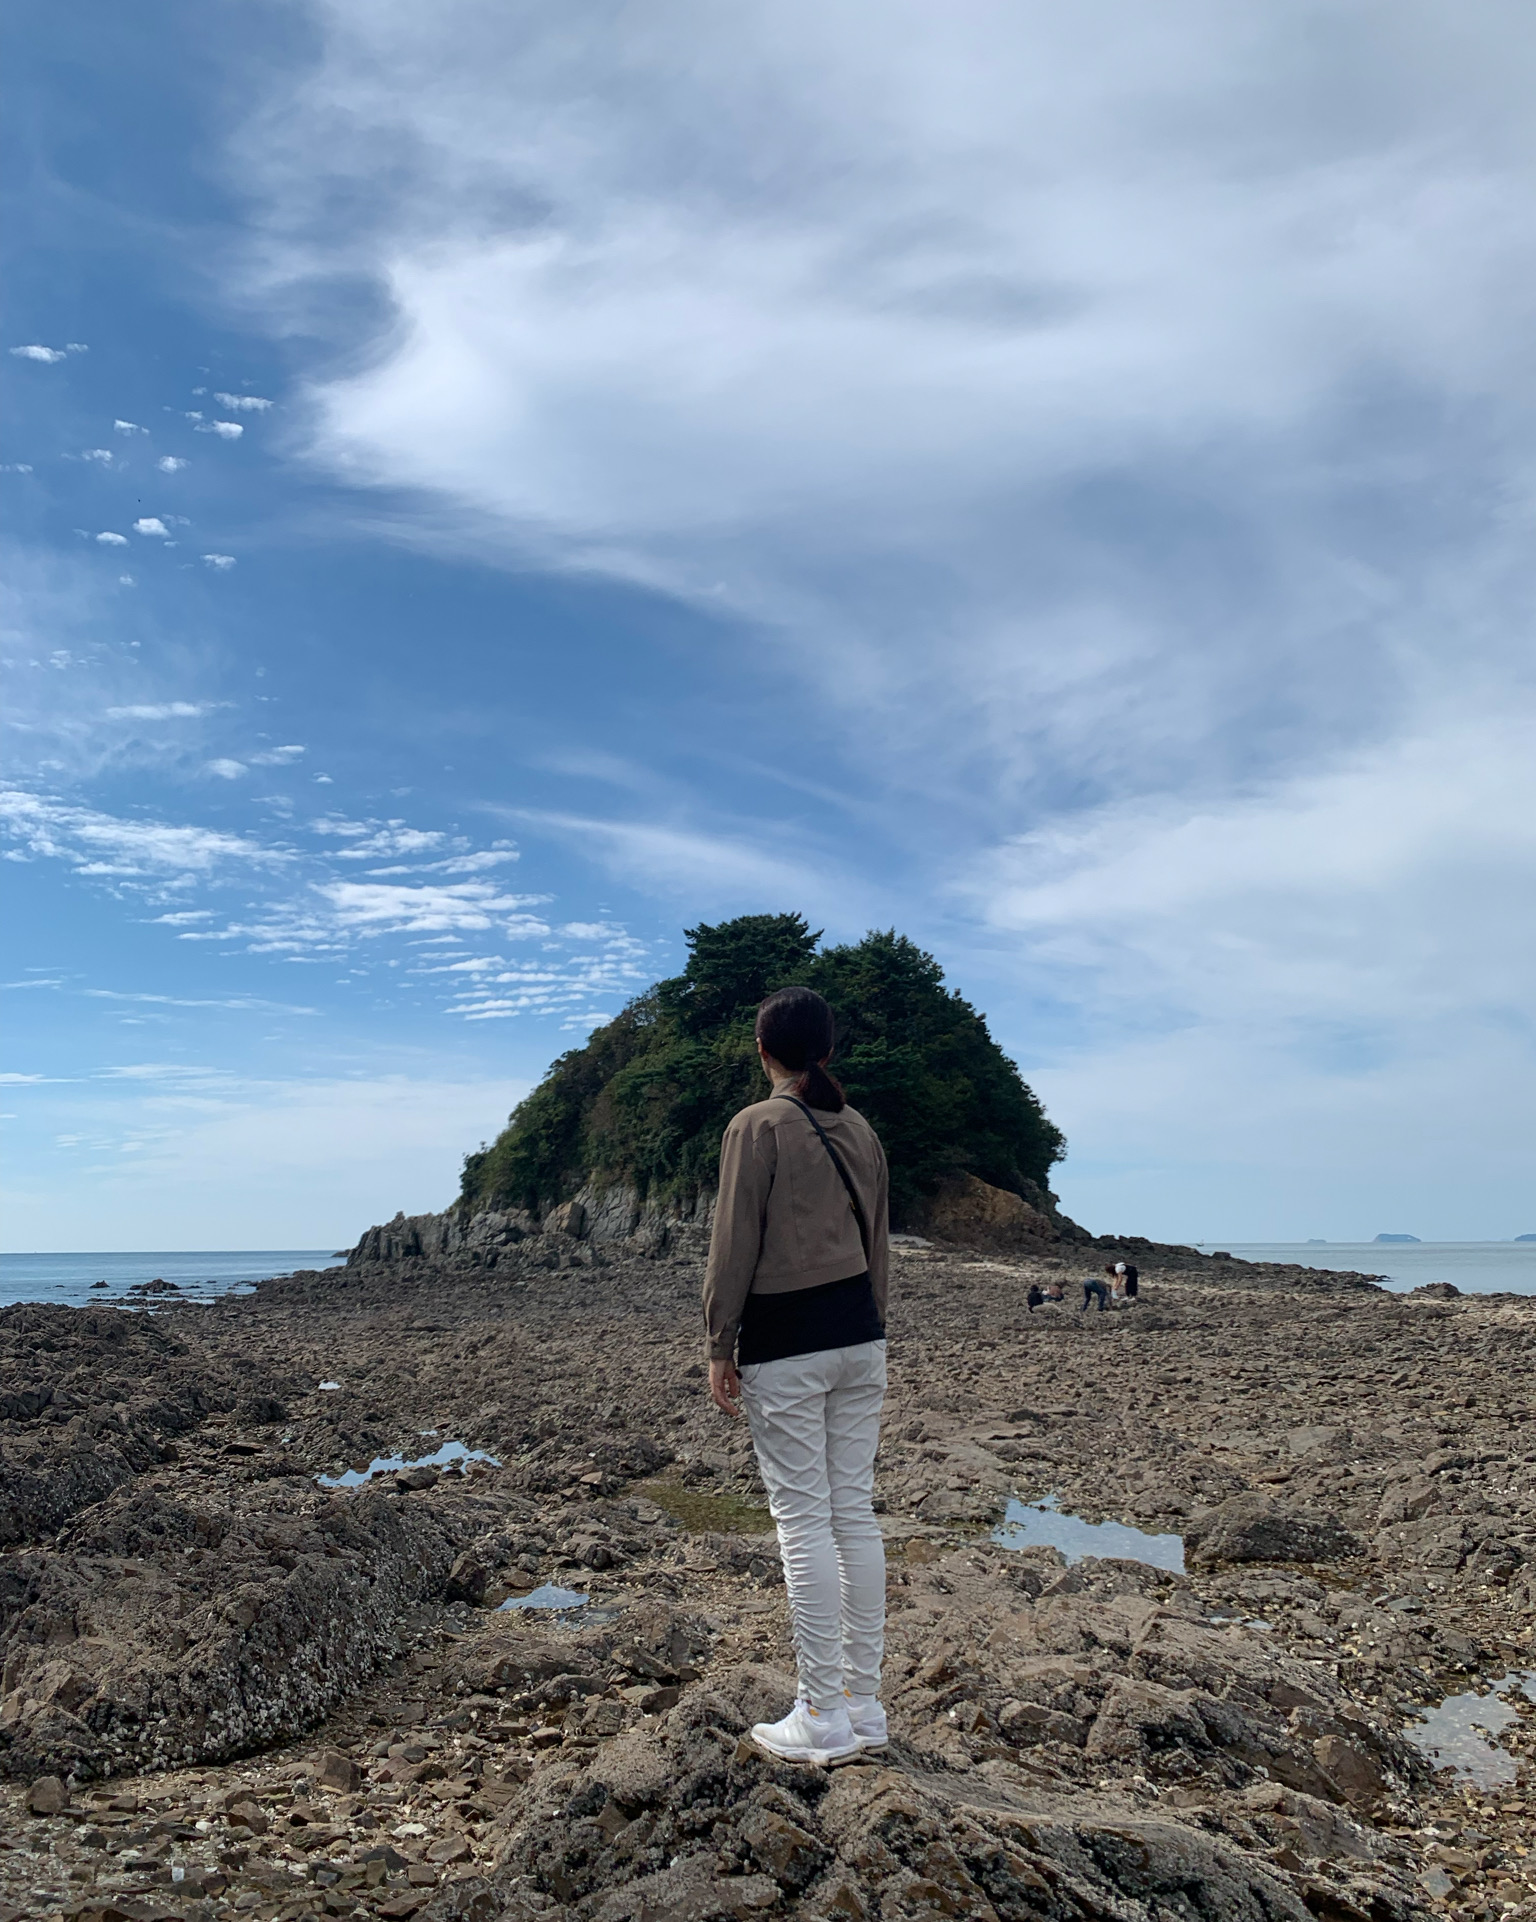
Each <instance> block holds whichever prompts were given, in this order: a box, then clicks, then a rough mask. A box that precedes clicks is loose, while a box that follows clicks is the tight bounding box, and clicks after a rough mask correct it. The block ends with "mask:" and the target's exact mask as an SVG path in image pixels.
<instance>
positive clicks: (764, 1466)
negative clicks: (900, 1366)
mask: <svg viewBox="0 0 1536 1922" xmlns="http://www.w3.org/2000/svg"><path fill="white" fill-rule="evenodd" d="M741 1398H742V1402H743V1404H744V1405H745V1407H746V1411H747V1421H748V1423H749V1425H750V1427H751V1430H752V1443H753V1446H754V1447H755V1448H756V1450H757V1465H758V1467H759V1468H760V1469H761V1471H762V1476H763V1485H764V1486H765V1487H766V1488H767V1490H768V1506H769V1508H770V1509H771V1510H772V1513H773V1519H774V1521H775V1522H776V1523H777V1525H778V1531H779V1554H780V1556H781V1557H782V1559H783V1562H784V1583H785V1587H786V1588H787V1589H788V1590H789V1620H790V1628H791V1631H792V1633H793V1635H794V1640H795V1658H796V1661H797V1662H798V1664H799V1669H800V1692H801V1694H802V1695H804V1696H805V1698H806V1699H807V1700H808V1701H809V1702H810V1704H811V1706H812V1707H813V1708H818V1709H829V1708H833V1707H836V1706H838V1705H840V1704H841V1702H842V1699H843V1690H844V1688H847V1689H848V1691H849V1692H850V1693H851V1694H854V1695H877V1694H878V1693H879V1692H880V1660H881V1656H882V1654H883V1652H884V1643H885V1543H884V1542H883V1540H882V1539H881V1535H880V1526H879V1523H878V1522H876V1520H875V1512H874V1508H873V1506H872V1505H871V1499H870V1498H871V1495H872V1493H873V1490H874V1481H875V1447H876V1444H877V1443H878V1441H879V1439H880V1409H881V1405H882V1403H883V1402H884V1400H885V1343H884V1342H883V1341H864V1342H859V1343H858V1344H857V1345H856V1346H854V1347H852V1348H827V1349H823V1350H822V1351H821V1352H820V1353H819V1354H814V1355H790V1356H787V1357H786V1358H785V1359H784V1360H783V1361H760V1362H753V1363H751V1364H750V1365H749V1366H748V1367H746V1368H743V1369H742V1371H741Z"/></svg>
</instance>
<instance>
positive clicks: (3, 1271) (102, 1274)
mask: <svg viewBox="0 0 1536 1922" xmlns="http://www.w3.org/2000/svg"><path fill="white" fill-rule="evenodd" d="M1199 1246H1200V1247H1201V1249H1202V1250H1203V1251H1204V1252H1205V1253H1207V1254H1209V1253H1210V1252H1211V1251H1212V1250H1213V1249H1215V1248H1216V1247H1218V1246H1220V1247H1223V1248H1226V1249H1228V1250H1229V1251H1230V1252H1231V1253H1232V1254H1234V1255H1239V1256H1241V1257H1242V1259H1243V1260H1244V1261H1287V1262H1290V1261H1298V1262H1301V1263H1303V1264H1304V1265H1305V1266H1306V1267H1308V1268H1340V1269H1353V1270H1355V1271H1357V1272H1359V1273H1361V1274H1367V1275H1385V1276H1386V1277H1387V1281H1388V1284H1389V1285H1390V1286H1391V1287H1393V1288H1398V1289H1403V1290H1406V1289H1409V1288H1417V1287H1418V1286H1419V1285H1420V1284H1421V1283H1422V1282H1426V1281H1452V1282H1454V1283H1455V1284H1456V1286H1457V1287H1458V1288H1459V1289H1461V1291H1462V1292H1463V1294H1468V1295H1488V1294H1500V1293H1507V1294H1515V1295H1536V1241H1523V1242H1522V1241H1420V1242H1383V1241H1327V1242H1315V1241H1262V1242H1261V1241H1231V1242H1221V1243H1217V1242H1211V1241H1205V1242H1201V1243H1200V1244H1199ZM339 1265H340V1257H339V1256H338V1255H336V1254H335V1253H334V1252H333V1251H332V1250H331V1249H329V1248H323V1249H322V1248H279V1249H259V1250H256V1251H254V1252H252V1251H250V1250H244V1251H232V1250H230V1249H226V1248H219V1249H214V1250H212V1251H204V1252H201V1253H198V1252H195V1251H192V1252H189V1251H187V1250H182V1249H178V1250H176V1251H174V1252H170V1253H165V1252H162V1253H158V1254H156V1253H150V1254H136V1253H131V1254H113V1255H99V1254H98V1255H6V1254H0V1307H4V1306H6V1304H7V1303H9V1302H13V1301H62V1302H72V1303H79V1302H85V1301H113V1300H116V1299H118V1298H119V1297H121V1296H124V1295H126V1294H127V1292H128V1290H129V1289H130V1288H131V1287H132V1286H133V1285H134V1283H135V1282H140V1281H153V1280H154V1279H155V1278H156V1277H157V1276H158V1277H159V1278H160V1279H161V1280H163V1281H174V1282H175V1283H176V1284H177V1285H178V1286H179V1287H180V1289H181V1290H182V1293H183V1294H184V1295H185V1296H186V1297H187V1298H188V1299H189V1300H199V1299H201V1300H207V1299H208V1298H209V1297H210V1296H212V1295H221V1294H224V1293H226V1292H227V1291H228V1290H229V1289H231V1288H239V1287H242V1286H249V1284H250V1283H252V1282H255V1281H264V1280H265V1279H266V1278H267V1276H268V1275H288V1274H292V1273H293V1271H294V1269H295V1268H334V1267H338V1266H339ZM97 1281H104V1282H105V1283H106V1284H107V1285H106V1287H105V1288H94V1287H92V1285H91V1284H92V1283H93V1282H97Z"/></svg>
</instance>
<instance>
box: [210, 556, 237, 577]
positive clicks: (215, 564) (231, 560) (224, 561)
mask: <svg viewBox="0 0 1536 1922" xmlns="http://www.w3.org/2000/svg"><path fill="white" fill-rule="evenodd" d="M203 559H204V560H205V561H206V562H207V564H208V565H209V566H210V567H211V568H213V569H214V570H215V572H217V573H220V574H224V573H227V572H228V571H229V569H230V568H232V567H233V566H234V565H235V557H234V555H233V554H205V555H204V556H203Z"/></svg>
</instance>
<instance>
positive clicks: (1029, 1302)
mask: <svg viewBox="0 0 1536 1922" xmlns="http://www.w3.org/2000/svg"><path fill="white" fill-rule="evenodd" d="M1044 1300H1045V1295H1044V1292H1043V1291H1042V1290H1041V1288H1040V1287H1039V1286H1038V1284H1037V1283H1035V1282H1033V1281H1032V1282H1031V1283H1030V1284H1029V1293H1028V1294H1027V1295H1026V1296H1025V1297H1024V1306H1025V1307H1026V1308H1027V1309H1028V1310H1029V1312H1030V1313H1031V1314H1033V1313H1034V1312H1035V1310H1036V1309H1037V1308H1038V1307H1039V1306H1040V1304H1041V1302H1043V1301H1044Z"/></svg>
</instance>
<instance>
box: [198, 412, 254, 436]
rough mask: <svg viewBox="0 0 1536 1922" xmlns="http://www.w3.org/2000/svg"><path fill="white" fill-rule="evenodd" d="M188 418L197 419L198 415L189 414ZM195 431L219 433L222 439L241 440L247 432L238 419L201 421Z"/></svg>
mask: <svg viewBox="0 0 1536 1922" xmlns="http://www.w3.org/2000/svg"><path fill="white" fill-rule="evenodd" d="M187 418H188V419H189V420H195V419H197V416H196V415H194V414H189V415H188V416H187ZM193 432H194V433H197V434H217V435H218V437H219V439H220V440H239V438H240V436H241V435H242V434H243V433H244V432H245V429H244V428H243V427H242V426H241V425H240V423H239V421H237V420H205V421H199V423H198V425H197V426H196V427H195V428H194V429H193Z"/></svg>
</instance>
